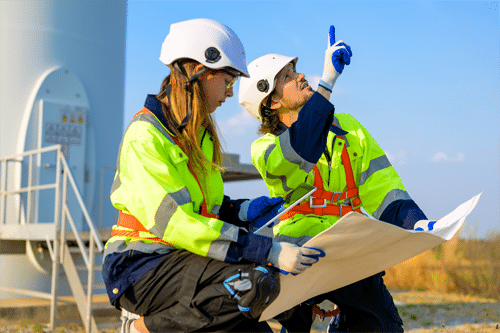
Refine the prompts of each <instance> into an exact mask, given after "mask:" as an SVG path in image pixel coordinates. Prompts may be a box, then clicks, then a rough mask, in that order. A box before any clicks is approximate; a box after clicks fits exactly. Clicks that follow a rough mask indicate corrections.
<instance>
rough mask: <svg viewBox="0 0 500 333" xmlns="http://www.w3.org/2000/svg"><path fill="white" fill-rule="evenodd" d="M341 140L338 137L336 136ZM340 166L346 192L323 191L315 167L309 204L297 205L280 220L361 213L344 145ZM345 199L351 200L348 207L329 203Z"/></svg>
mask: <svg viewBox="0 0 500 333" xmlns="http://www.w3.org/2000/svg"><path fill="white" fill-rule="evenodd" d="M337 137H338V138H341V137H340V136H337ZM341 160H342V164H343V165H344V171H345V176H346V188H347V189H346V190H345V191H344V192H330V191H327V190H325V187H324V185H323V179H322V178H321V174H320V173H319V169H318V167H317V166H316V165H315V166H314V168H313V170H314V186H315V187H316V191H314V192H313V194H311V197H310V198H309V203H303V204H299V205H297V206H295V207H293V208H292V209H290V210H289V211H288V212H287V213H285V214H283V215H281V217H280V219H281V220H282V221H283V220H286V219H289V218H291V217H292V216H294V215H296V214H304V215H306V214H314V215H335V216H343V215H345V214H347V213H349V212H352V211H355V212H358V213H361V209H360V208H361V199H359V191H358V187H357V186H356V182H355V181H354V174H353V172H352V166H351V160H350V158H349V153H348V152H347V147H346V146H345V145H344V148H343V149H342V154H341ZM347 199H351V201H350V205H341V204H331V203H327V201H331V202H339V201H341V200H342V201H344V200H347Z"/></svg>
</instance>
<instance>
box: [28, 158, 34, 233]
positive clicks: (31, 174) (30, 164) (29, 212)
mask: <svg viewBox="0 0 500 333" xmlns="http://www.w3.org/2000/svg"><path fill="white" fill-rule="evenodd" d="M28 160H29V163H28V202H27V204H26V210H27V214H26V215H27V217H26V223H28V224H29V223H31V197H32V194H33V191H32V190H31V186H33V170H32V168H33V155H29V159H28Z"/></svg>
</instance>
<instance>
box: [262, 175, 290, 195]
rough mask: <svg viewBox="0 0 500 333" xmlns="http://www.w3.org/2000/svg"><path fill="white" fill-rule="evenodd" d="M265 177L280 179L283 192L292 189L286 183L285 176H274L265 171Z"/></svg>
mask: <svg viewBox="0 0 500 333" xmlns="http://www.w3.org/2000/svg"><path fill="white" fill-rule="evenodd" d="M266 178H269V179H279V180H281V186H282V187H283V190H284V191H285V192H288V191H291V190H292V189H291V188H290V187H288V186H287V185H286V176H275V175H272V174H270V173H269V172H267V171H266Z"/></svg>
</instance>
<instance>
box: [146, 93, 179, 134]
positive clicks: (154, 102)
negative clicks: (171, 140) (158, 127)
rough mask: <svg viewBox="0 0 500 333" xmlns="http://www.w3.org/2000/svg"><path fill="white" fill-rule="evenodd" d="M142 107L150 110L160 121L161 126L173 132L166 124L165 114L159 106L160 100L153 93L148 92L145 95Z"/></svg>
mask: <svg viewBox="0 0 500 333" xmlns="http://www.w3.org/2000/svg"><path fill="white" fill-rule="evenodd" d="M144 107H145V108H146V109H148V110H149V111H151V112H152V113H153V114H154V115H155V116H156V118H158V120H159V121H160V122H161V123H162V125H163V126H165V128H166V129H167V131H169V132H170V133H174V131H172V130H171V129H170V127H169V126H168V122H167V119H166V118H165V115H164V114H163V109H162V107H161V102H160V101H159V100H158V99H157V98H156V96H155V95H151V94H149V95H148V96H147V97H146V101H145V102H144Z"/></svg>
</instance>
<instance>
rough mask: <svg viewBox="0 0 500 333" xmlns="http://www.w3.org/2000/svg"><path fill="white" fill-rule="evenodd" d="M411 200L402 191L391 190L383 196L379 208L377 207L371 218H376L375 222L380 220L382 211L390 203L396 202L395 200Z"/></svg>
mask: <svg viewBox="0 0 500 333" xmlns="http://www.w3.org/2000/svg"><path fill="white" fill-rule="evenodd" d="M408 199H411V198H410V195H409V194H408V193H407V192H406V191H403V190H400V189H397V188H396V189H393V190H391V191H389V193H387V194H386V195H385V198H384V200H382V203H381V204H380V206H378V208H377V210H376V211H374V212H373V217H374V218H376V219H377V220H378V219H379V218H380V216H381V215H382V213H383V212H384V210H385V209H386V208H387V206H389V205H390V204H391V202H393V201H396V200H408Z"/></svg>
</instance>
